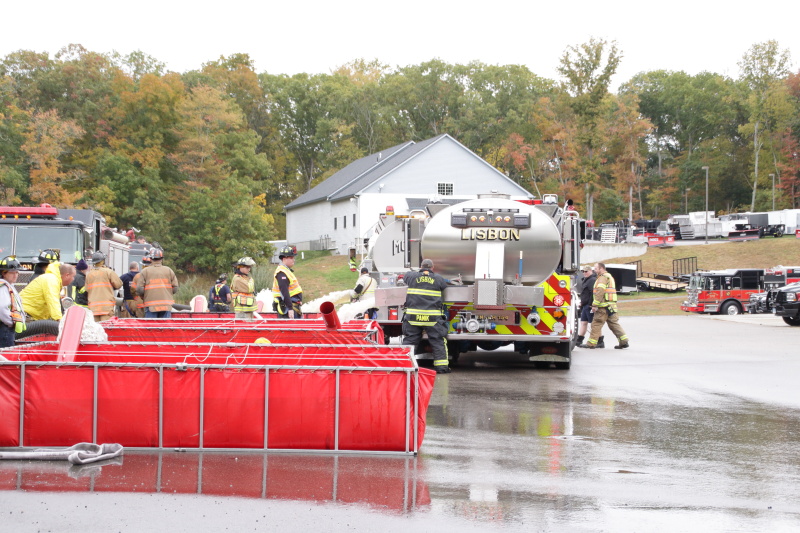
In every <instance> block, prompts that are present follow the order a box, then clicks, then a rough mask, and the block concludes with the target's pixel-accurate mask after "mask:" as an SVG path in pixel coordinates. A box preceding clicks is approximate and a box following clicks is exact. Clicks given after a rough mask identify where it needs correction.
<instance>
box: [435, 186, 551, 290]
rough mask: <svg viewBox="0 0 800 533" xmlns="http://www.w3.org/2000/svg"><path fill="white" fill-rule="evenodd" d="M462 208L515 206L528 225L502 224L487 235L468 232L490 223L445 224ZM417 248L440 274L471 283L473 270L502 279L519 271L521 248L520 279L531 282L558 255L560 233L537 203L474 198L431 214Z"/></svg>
mask: <svg viewBox="0 0 800 533" xmlns="http://www.w3.org/2000/svg"><path fill="white" fill-rule="evenodd" d="M467 209H483V210H486V209H493V210H498V209H503V210H505V209H511V210H513V209H516V210H518V212H519V213H522V214H524V213H527V214H529V216H530V227H529V228H519V229H518V233H517V232H512V231H509V228H504V229H506V231H502V230H500V231H496V232H495V234H492V233H491V232H484V233H481V232H480V231H475V232H473V231H472V230H473V229H474V230H479V229H481V228H491V224H484V225H479V226H473V227H469V228H460V227H453V226H451V215H452V214H453V213H459V212H463V211H464V210H467ZM487 234H488V237H487ZM517 236H518V238H517ZM492 237H494V238H492ZM421 251H422V257H423V258H428V259H432V260H433V262H434V265H435V270H436V272H438V273H439V274H441V275H442V276H444V277H445V278H455V277H456V276H458V275H459V274H460V275H461V279H462V280H463V281H465V282H471V281H474V280H475V278H476V275H477V277H479V278H484V277H487V278H488V277H491V278H494V279H498V278H501V277H502V279H503V281H505V282H507V283H511V282H513V281H514V279H515V278H516V277H517V275H518V273H519V272H520V252H522V262H521V265H522V266H521V273H522V283H524V284H526V285H528V284H536V283H539V282H541V281H544V280H545V279H547V278H548V277H549V276H550V275H551V274H552V273H553V271H554V270H555V269H556V266H558V263H559V261H560V260H561V232H560V231H559V229H558V227H557V226H556V224H555V222H554V221H553V218H552V217H551V216H550V215H548V214H547V213H545V212H544V211H542V210H540V209H539V208H537V207H534V206H531V205H527V204H523V203H521V202H516V201H513V200H507V199H503V198H479V199H477V200H469V201H466V202H462V203H459V204H456V205H454V206H450V207H448V208H446V209H444V210H442V211H440V212H439V213H437V214H436V216H434V217H433V218H431V219H430V220H429V221H428V224H427V226H426V227H425V231H424V233H423V235H422V243H421Z"/></svg>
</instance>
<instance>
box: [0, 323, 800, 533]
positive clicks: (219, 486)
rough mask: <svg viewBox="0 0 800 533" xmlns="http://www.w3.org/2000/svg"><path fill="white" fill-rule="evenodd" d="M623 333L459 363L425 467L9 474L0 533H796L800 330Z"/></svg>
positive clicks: (723, 327) (252, 461)
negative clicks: (534, 358)
mask: <svg viewBox="0 0 800 533" xmlns="http://www.w3.org/2000/svg"><path fill="white" fill-rule="evenodd" d="M621 323H622V325H623V327H624V328H625V329H626V330H627V332H628V334H629V336H630V337H631V345H632V347H631V348H630V349H627V350H614V349H612V348H611V347H612V346H613V344H614V343H613V341H611V342H610V341H609V338H608V337H607V338H606V345H607V346H608V348H606V349H605V350H594V351H589V350H580V349H578V350H576V351H575V354H574V360H573V364H572V369H571V370H569V371H563V370H554V369H550V370H545V369H534V368H533V367H532V366H531V365H530V364H529V363H527V362H526V361H525V360H524V358H519V357H514V356H513V355H512V354H510V353H507V352H502V351H498V352H476V353H475V354H467V355H462V358H461V360H460V362H459V365H458V366H457V367H456V369H455V371H454V372H453V373H452V374H450V375H447V376H440V377H439V378H437V383H436V387H435V388H434V393H433V399H432V401H431V405H430V408H429V410H428V428H427V432H426V436H425V441H424V443H423V446H422V449H421V452H420V455H419V456H418V457H385V456H381V457H375V456H352V455H347V456H345V455H341V456H338V457H334V456H319V455H289V454H266V455H265V454H260V453H254V454H247V453H240V454H220V453H205V454H199V453H174V452H165V453H161V454H158V453H142V452H128V453H126V454H125V456H124V457H123V458H122V460H121V461H119V464H108V465H103V466H91V465H88V466H84V467H80V468H78V467H69V466H68V465H62V464H56V463H22V462H3V463H0V531H3V532H4V531H15V532H17V531H19V532H23V531H237V532H243V531H309V530H317V531H377V530H382V531H404V532H406V531H412V532H414V531H437V532H441V531H587V532H588V531H610V532H613V531H639V532H649V531H653V532H655V531H697V532H714V531H725V532H729V531H734V532H736V531H741V532H750V531H769V532H783V531H787V532H788V531H793V532H794V531H800V446H798V444H800V430H799V428H800V392H799V390H798V389H799V388H798V379H799V378H800V353H798V349H797V346H798V340H800V328H792V327H789V326H786V325H784V324H783V322H782V321H780V319H776V318H775V317H772V316H742V317H733V318H727V317H725V318H723V317H715V318H709V317H701V316H697V315H692V316H679V317H648V318H640V317H625V316H622V317H621Z"/></svg>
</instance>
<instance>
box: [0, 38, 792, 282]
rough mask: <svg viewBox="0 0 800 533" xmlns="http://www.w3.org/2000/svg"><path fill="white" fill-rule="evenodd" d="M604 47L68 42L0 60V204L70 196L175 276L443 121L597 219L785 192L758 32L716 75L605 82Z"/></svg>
mask: <svg viewBox="0 0 800 533" xmlns="http://www.w3.org/2000/svg"><path fill="white" fill-rule="evenodd" d="M623 60H624V58H623V54H622V51H620V50H619V49H618V48H617V46H616V44H615V43H613V42H610V43H609V42H607V41H604V40H598V39H592V40H590V41H588V42H586V43H583V44H580V45H576V46H573V47H569V48H567V50H565V52H564V54H563V55H562V57H561V58H560V63H559V65H560V66H559V69H558V72H559V75H560V76H561V78H560V79H559V80H550V79H546V78H542V77H540V76H537V75H536V74H534V73H533V72H531V71H530V70H529V69H528V68H527V67H525V66H521V65H502V66H500V65H487V64H484V63H481V62H477V61H476V62H471V63H469V64H466V65H461V64H448V63H446V62H443V61H440V60H437V59H434V60H431V61H428V62H425V63H421V64H419V65H410V66H405V67H390V66H388V65H384V64H382V63H380V62H379V61H377V60H372V61H367V60H363V59H362V60H356V61H353V62H351V63H348V64H346V65H343V66H341V67H339V68H337V69H336V70H335V71H333V72H331V73H329V74H306V73H302V74H296V75H291V76H290V75H285V74H270V73H267V72H263V73H257V72H256V71H255V69H254V66H253V62H252V60H251V59H250V58H249V56H248V55H246V54H235V55H232V56H229V57H220V58H219V59H218V60H216V61H211V62H208V63H205V64H203V65H202V67H201V68H200V69H198V70H192V71H189V72H185V73H175V72H168V71H167V70H166V68H165V66H164V64H163V63H161V62H159V61H158V60H157V59H156V58H153V57H151V56H148V55H146V54H144V53H142V52H134V53H132V54H129V55H120V54H117V53H112V54H103V53H97V52H92V51H89V50H86V49H85V48H84V47H82V46H80V45H69V46H67V47H65V48H63V49H62V50H60V51H59V52H58V53H56V54H55V55H54V56H53V57H49V55H48V54H46V53H39V52H34V51H27V50H20V51H17V52H14V53H11V54H9V55H7V56H5V57H4V58H3V59H2V60H1V61H0V202H2V203H4V204H6V205H15V204H23V205H35V204H38V203H42V202H47V203H50V204H52V205H54V206H57V207H85V208H92V209H96V210H98V211H100V212H102V213H103V214H104V215H105V216H106V217H107V219H108V220H109V221H110V223H111V225H116V226H117V227H119V228H127V227H130V226H136V227H140V228H142V229H143V230H144V231H145V234H146V236H147V237H148V238H150V239H152V240H157V241H158V242H160V243H161V244H162V245H164V246H165V247H166V248H167V249H168V250H169V251H170V252H171V255H172V258H173V259H174V261H175V264H176V265H177V266H178V267H179V268H181V269H183V270H185V271H188V272H191V271H215V270H219V269H221V268H224V267H226V266H228V265H230V263H231V261H233V260H235V259H236V258H238V257H241V256H242V255H252V256H254V257H256V258H258V257H263V256H264V255H266V254H268V253H269V246H268V245H267V244H266V242H265V241H267V240H274V239H278V238H280V236H281V235H282V234H283V233H284V228H285V219H284V217H283V207H284V206H285V205H286V204H287V203H289V202H290V201H292V200H293V199H295V198H297V197H298V196H299V195H300V194H302V193H304V192H306V191H307V190H309V189H310V188H311V187H313V186H315V185H316V184H318V183H320V182H321V181H322V180H324V179H326V178H327V177H329V176H330V175H331V174H333V173H334V172H336V171H337V170H339V169H341V168H342V167H344V166H345V165H347V164H349V163H350V162H352V161H353V160H355V159H357V158H360V157H363V156H365V155H367V154H370V153H374V152H377V151H380V150H381V149H384V148H387V147H390V146H394V145H396V144H400V143H403V142H407V141H409V140H417V141H419V140H424V139H427V138H430V137H433V136H436V135H438V134H441V133H449V134H450V135H452V136H453V137H454V138H456V139H457V140H459V141H460V142H461V143H462V144H464V145H465V146H466V147H467V148H469V149H470V150H472V151H474V152H475V153H477V154H478V155H479V156H481V157H482V158H484V159H485V160H486V161H488V162H489V163H490V164H492V165H493V166H495V167H496V168H498V169H499V170H501V171H502V172H504V173H505V174H507V175H508V176H509V177H510V178H511V179H513V180H515V181H516V182H518V183H519V184H520V185H522V186H523V187H524V188H526V189H527V190H528V191H530V192H531V193H532V194H534V195H537V196H541V195H542V194H545V193H557V194H559V195H560V196H561V197H562V198H572V199H573V200H574V201H575V203H576V205H577V206H578V207H579V209H581V210H582V211H584V212H585V213H586V214H587V215H588V216H589V217H590V218H593V219H594V220H595V221H596V222H598V223H599V222H604V221H611V220H616V219H619V218H622V217H625V216H627V213H628V206H629V203H632V204H633V210H634V216H635V217H637V218H638V217H644V218H658V217H661V218H663V217H665V216H666V215H667V214H669V213H674V212H684V211H686V210H687V209H688V210H690V211H691V210H702V209H703V205H704V200H705V193H704V185H705V168H704V167H708V172H709V187H710V194H709V208H710V209H713V210H714V211H717V212H720V213H721V212H731V211H737V210H765V209H771V208H772V202H773V188H772V183H773V180H774V182H775V189H774V198H775V206H776V208H777V209H781V208H794V207H797V206H798V202H799V201H800V199H798V196H800V151H798V142H799V141H800V73H797V72H794V73H793V72H791V71H790V56H789V52H788V51H786V50H781V49H780V47H779V46H778V44H777V43H776V42H775V41H767V42H765V43H758V44H755V45H753V46H752V47H751V48H750V49H749V50H747V51H746V52H745V53H744V54H743V56H742V59H741V62H740V64H739V66H740V75H739V77H738V78H736V79H733V78H730V77H726V76H723V75H720V74H715V73H710V72H702V73H700V74H697V75H689V74H686V73H684V72H673V71H663V70H657V71H650V72H642V73H639V74H637V75H636V76H634V77H633V78H632V79H630V80H628V81H627V82H626V83H624V84H622V85H621V88H620V89H619V90H618V91H617V92H616V94H614V93H612V92H611V91H610V90H609V87H610V84H611V80H612V78H613V76H614V74H615V73H616V69H617V67H618V65H619V64H620V62H621V61H623Z"/></svg>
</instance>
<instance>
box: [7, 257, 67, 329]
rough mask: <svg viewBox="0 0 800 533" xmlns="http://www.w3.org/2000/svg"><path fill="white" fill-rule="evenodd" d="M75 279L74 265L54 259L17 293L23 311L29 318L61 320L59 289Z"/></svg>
mask: <svg viewBox="0 0 800 533" xmlns="http://www.w3.org/2000/svg"><path fill="white" fill-rule="evenodd" d="M73 279H75V266H74V265H70V264H67V263H59V262H58V261H54V262H52V263H50V264H49V265H48V266H47V270H46V271H45V273H44V274H42V275H41V276H39V277H38V278H36V279H35V280H33V281H31V282H30V283H28V285H27V286H26V287H25V288H24V289H22V291H21V292H20V293H19V295H20V298H22V304H23V305H24V306H25V313H26V314H27V315H28V317H29V318H30V319H31V320H61V317H62V316H63V312H62V309H61V289H62V288H63V287H69V284H70V283H72V280H73Z"/></svg>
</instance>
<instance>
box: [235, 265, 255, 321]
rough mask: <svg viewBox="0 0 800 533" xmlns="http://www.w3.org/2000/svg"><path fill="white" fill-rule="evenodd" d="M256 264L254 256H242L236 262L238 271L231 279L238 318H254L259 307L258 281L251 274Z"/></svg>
mask: <svg viewBox="0 0 800 533" xmlns="http://www.w3.org/2000/svg"><path fill="white" fill-rule="evenodd" d="M254 266H256V262H255V261H254V260H253V258H252V257H242V258H241V259H239V261H237V262H236V273H235V274H234V275H233V279H232V280H231V293H232V296H233V312H234V316H235V317H236V318H243V319H245V320H253V313H255V312H256V309H258V303H257V302H256V282H255V281H254V280H253V276H251V275H250V271H251V270H252V269H253V267H254Z"/></svg>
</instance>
